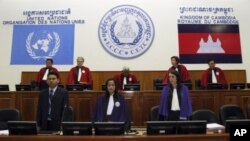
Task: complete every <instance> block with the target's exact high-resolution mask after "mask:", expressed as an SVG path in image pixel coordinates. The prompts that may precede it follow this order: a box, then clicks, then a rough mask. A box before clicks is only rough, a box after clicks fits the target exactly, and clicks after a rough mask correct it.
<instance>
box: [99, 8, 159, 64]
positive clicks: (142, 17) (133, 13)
mask: <svg viewBox="0 0 250 141" xmlns="http://www.w3.org/2000/svg"><path fill="white" fill-rule="evenodd" d="M154 33H155V31H154V26H153V22H152V21H151V19H150V17H149V16H148V14H147V13H146V12H144V11H143V10H142V9H140V8H138V7H135V6H132V5H121V6H117V7H115V8H113V9H111V10H109V11H108V12H107V13H106V14H105V15H104V17H103V18H102V20H101V22H100V24H99V31H98V34H99V40H100V42H101V44H102V46H103V48H104V49H105V50H106V51H107V52H109V53H110V54H111V55H113V56H115V57H119V58H122V59H130V58H135V57H138V56H140V55H142V54H143V53H145V52H146V51H147V50H148V49H149V48H150V46H151V44H152V42H153V39H154Z"/></svg>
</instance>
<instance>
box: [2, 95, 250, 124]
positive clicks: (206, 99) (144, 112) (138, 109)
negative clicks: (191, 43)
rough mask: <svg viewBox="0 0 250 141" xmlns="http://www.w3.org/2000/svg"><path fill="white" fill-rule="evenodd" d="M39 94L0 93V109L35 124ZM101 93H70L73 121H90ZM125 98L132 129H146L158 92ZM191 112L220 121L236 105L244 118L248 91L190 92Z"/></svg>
mask: <svg viewBox="0 0 250 141" xmlns="http://www.w3.org/2000/svg"><path fill="white" fill-rule="evenodd" d="M38 93H39V92H38V91H31V92H28V91H19V92H16V91H13V92H0V108H7V107H14V108H17V109H19V110H20V113H21V114H22V120H35V119H36V110H37V102H38ZM102 93H103V92H101V91H83V92H70V93H69V101H70V105H71V106H72V107H73V108H74V111H75V120H76V121H90V119H91V114H92V111H93V108H94V105H95V102H96V99H97V97H98V96H100V95H101V94H102ZM121 94H122V95H124V96H125V99H126V102H127V105H128V110H129V114H130V117H131V120H132V121H133V122H134V124H133V125H134V126H145V122H146V121H147V120H148V115H149V112H150V109H151V107H153V106H155V105H159V103H160V96H161V91H138V92H129V91H127V92H121ZM190 95H191V100H192V107H193V111H195V110H197V109H210V110H212V111H214V112H215V113H216V114H217V117H218V118H219V115H218V114H219V109H220V107H221V106H222V105H224V104H237V105H239V106H240V107H241V108H242V109H243V111H244V113H245V115H247V114H246V113H247V112H246V111H247V106H248V104H249V103H250V90H210V91H209V90H194V91H190Z"/></svg>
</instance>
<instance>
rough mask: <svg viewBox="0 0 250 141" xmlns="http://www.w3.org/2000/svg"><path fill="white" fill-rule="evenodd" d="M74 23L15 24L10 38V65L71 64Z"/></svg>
mask: <svg viewBox="0 0 250 141" xmlns="http://www.w3.org/2000/svg"><path fill="white" fill-rule="evenodd" d="M74 29H75V26H74V25H15V26H14V31H13V40H12V52H11V64H12V65H37V64H44V60H46V59H47V58H53V60H54V62H55V64H73V53H74Z"/></svg>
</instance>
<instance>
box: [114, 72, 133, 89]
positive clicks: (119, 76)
mask: <svg viewBox="0 0 250 141" xmlns="http://www.w3.org/2000/svg"><path fill="white" fill-rule="evenodd" d="M114 79H115V80H116V82H117V83H118V89H119V90H122V86H123V79H124V75H122V73H120V74H117V75H115V76H114ZM126 80H127V84H135V83H138V81H137V79H136V76H135V75H134V74H132V73H129V75H128V77H126Z"/></svg>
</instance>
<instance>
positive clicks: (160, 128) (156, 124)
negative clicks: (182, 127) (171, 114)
mask: <svg viewBox="0 0 250 141" xmlns="http://www.w3.org/2000/svg"><path fill="white" fill-rule="evenodd" d="M147 134H148V135H159V134H176V121H147Z"/></svg>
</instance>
